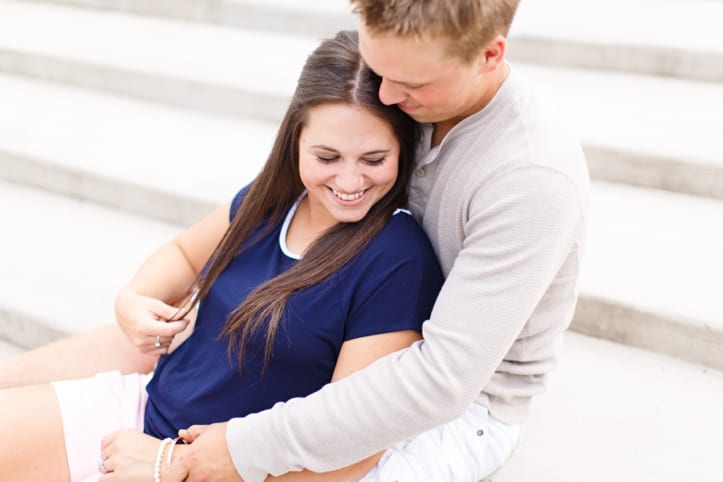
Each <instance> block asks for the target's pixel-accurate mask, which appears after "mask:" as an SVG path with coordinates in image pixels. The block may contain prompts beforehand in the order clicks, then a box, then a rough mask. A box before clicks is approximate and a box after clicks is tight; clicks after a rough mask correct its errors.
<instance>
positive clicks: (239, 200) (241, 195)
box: [228, 184, 251, 222]
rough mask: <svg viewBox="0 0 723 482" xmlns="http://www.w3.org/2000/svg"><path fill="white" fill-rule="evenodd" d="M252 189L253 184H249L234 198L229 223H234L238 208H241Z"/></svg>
mask: <svg viewBox="0 0 723 482" xmlns="http://www.w3.org/2000/svg"><path fill="white" fill-rule="evenodd" d="M250 188H251V184H247V185H246V186H244V187H243V188H241V190H240V191H239V192H237V193H236V195H235V196H234V197H233V200H232V201H231V210H230V211H229V213H228V220H229V222H231V221H233V217H234V216H236V213H237V212H238V208H239V207H240V206H241V203H242V202H243V200H244V198H245V197H246V194H248V192H249V189H250Z"/></svg>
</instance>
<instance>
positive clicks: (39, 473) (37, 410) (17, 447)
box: [0, 384, 70, 482]
mask: <svg viewBox="0 0 723 482" xmlns="http://www.w3.org/2000/svg"><path fill="white" fill-rule="evenodd" d="M0 427H2V432H3V434H2V437H0V471H1V472H2V476H0V478H2V480H12V481H17V482H26V481H27V482H36V481H38V480H43V481H48V482H56V481H57V482H68V481H69V480H70V475H69V469H68V462H67V457H66V450H65V439H64V437H63V424H62V421H61V418H60V406H59V404H58V398H57V396H56V395H55V390H54V389H53V387H52V386H51V385H48V384H45V385H33V386H29V387H21V388H15V389H10V390H0Z"/></svg>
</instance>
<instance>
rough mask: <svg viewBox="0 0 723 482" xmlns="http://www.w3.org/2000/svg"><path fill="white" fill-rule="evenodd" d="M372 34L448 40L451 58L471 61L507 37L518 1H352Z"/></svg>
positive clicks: (355, 9)
mask: <svg viewBox="0 0 723 482" xmlns="http://www.w3.org/2000/svg"><path fill="white" fill-rule="evenodd" d="M351 3H352V5H353V6H354V11H355V12H356V13H358V14H359V15H361V18H362V21H363V22H364V25H365V26H366V28H367V29H368V30H369V32H371V33H373V34H394V35H400V36H403V37H409V36H411V37H420V38H429V37H434V36H441V37H446V38H447V39H448V41H449V42H448V43H449V45H448V51H449V53H450V54H452V55H455V56H457V57H461V58H462V59H463V60H464V61H467V62H468V61H471V60H472V59H473V58H475V56H477V54H479V52H480V51H481V50H482V48H483V47H484V46H485V45H486V44H487V42H489V41H490V40H492V39H493V38H494V37H495V36H497V35H503V36H507V33H508V32H509V29H510V25H511V24H512V19H513V18H514V16H515V11H516V10H517V5H518V4H519V3H520V0H351Z"/></svg>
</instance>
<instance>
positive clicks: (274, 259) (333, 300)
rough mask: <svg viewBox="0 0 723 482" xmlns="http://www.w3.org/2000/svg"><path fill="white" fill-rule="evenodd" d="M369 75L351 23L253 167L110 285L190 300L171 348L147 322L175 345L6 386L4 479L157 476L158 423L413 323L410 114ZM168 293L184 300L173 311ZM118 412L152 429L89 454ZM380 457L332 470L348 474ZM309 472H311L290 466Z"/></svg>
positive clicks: (190, 414)
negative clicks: (129, 365)
mask: <svg viewBox="0 0 723 482" xmlns="http://www.w3.org/2000/svg"><path fill="white" fill-rule="evenodd" d="M378 88H379V79H378V78H377V77H376V76H375V75H374V74H373V73H372V72H371V71H370V70H369V69H368V68H367V67H366V66H364V65H363V63H362V61H361V57H360V56H359V53H358V50H357V41H356V36H355V34H352V33H344V32H342V33H340V34H339V35H337V37H336V38H335V39H333V40H329V41H325V42H323V43H322V44H321V46H320V47H319V48H318V49H317V50H316V51H315V52H314V53H313V54H312V55H311V56H310V57H309V59H308V61H307V63H306V65H305V67H304V69H303V71H302V73H301V76H300V78H299V82H298V86H297V89H296V92H295V94H294V96H293V99H292V101H291V105H290V106H289V109H288V111H287V113H286V116H285V118H284V120H283V122H282V124H281V127H280V129H279V132H278V135H277V138H276V142H275V144H274V146H273V149H272V152H271V154H270V156H269V158H268V160H267V163H266V165H265V167H264V168H263V170H262V172H261V173H260V174H259V176H258V177H257V178H256V180H255V181H254V182H253V183H252V184H251V185H250V186H248V187H247V188H244V189H242V190H241V191H240V192H239V193H238V194H237V195H236V197H235V198H234V199H233V201H232V202H231V203H229V204H228V205H226V206H222V207H220V208H218V209H217V210H216V211H214V212H213V213H211V214H210V215H209V216H208V217H207V218H206V219H204V220H202V221H201V222H200V223H198V224H197V225H195V226H193V227H191V228H190V229H189V230H187V231H186V232H184V233H183V234H181V235H180V236H178V237H177V238H176V239H175V240H173V241H172V242H170V243H168V244H167V245H165V246H163V247H162V248H161V249H159V250H158V251H157V252H156V253H154V254H153V255H152V256H151V257H150V258H149V259H148V261H146V263H144V265H143V266H142V267H141V269H140V270H139V272H138V273H137V274H136V275H135V277H134V278H133V279H132V280H131V282H130V284H129V285H128V286H127V287H126V288H125V289H124V290H123V291H122V292H121V294H119V296H118V300H117V307H116V309H117V313H118V316H119V318H144V317H152V318H154V319H157V320H163V319H176V318H179V317H181V318H182V317H184V316H185V315H186V314H188V312H189V311H190V309H191V307H192V305H194V303H193V300H195V299H199V300H200V305H199V308H198V317H197V321H196V324H195V327H194V328H193V333H192V334H191V336H190V337H188V339H187V340H185V341H184V342H183V343H182V344H180V346H178V347H177V348H175V345H174V348H175V349H174V350H173V351H170V350H168V345H169V344H170V340H169V339H166V338H163V337H160V336H156V337H149V339H148V346H147V348H148V349H149V350H151V351H152V350H162V351H169V354H168V355H167V356H162V357H161V359H160V361H159V363H158V365H157V367H156V370H155V373H154V374H153V376H152V378H151V379H150V382H148V376H147V375H143V374H131V375H121V374H120V373H118V372H113V373H105V374H100V375H98V376H96V377H94V378H89V379H81V380H71V381H62V382H56V383H54V384H52V385H36V386H31V387H26V388H18V389H14V390H9V391H7V392H6V393H5V394H4V396H3V397H2V399H0V424H2V426H3V427H4V428H5V430H6V433H12V434H15V435H14V436H13V437H3V438H2V439H0V466H1V467H2V470H3V476H4V477H8V479H9V480H46V481H47V480H59V481H60V480H63V481H65V480H96V479H97V477H98V471H100V472H101V473H102V474H103V475H101V478H100V480H118V479H120V478H123V479H124V480H128V479H129V478H133V477H137V478H138V480H148V479H150V478H154V479H155V480H160V479H162V476H163V468H164V467H165V464H166V461H167V460H170V459H171V458H172V456H173V453H174V450H175V453H176V454H178V453H180V452H181V451H182V450H183V446H179V447H178V448H175V446H174V447H173V449H174V450H172V448H171V444H169V443H167V442H161V441H160V439H163V438H171V439H172V438H174V437H175V436H176V433H177V432H178V430H179V429H183V428H185V427H187V426H189V425H191V424H204V423H212V422H216V421H224V420H227V419H229V418H232V417H237V416H243V415H246V414H249V413H253V412H256V411H259V410H263V409H265V408H268V407H270V406H272V405H273V404H274V403H276V402H278V401H281V400H288V399H289V398H292V397H296V396H304V395H307V394H309V393H312V392H314V391H316V390H318V389H319V388H321V387H322V386H323V385H324V384H326V383H328V382H330V381H331V382H333V381H335V380H338V379H340V378H342V377H344V376H346V375H348V374H349V373H351V372H353V371H354V370H357V369H359V368H361V367H363V366H365V365H367V364H369V363H371V362H372V361H374V360H375V359H377V358H379V357H381V356H384V355H386V354H388V353H391V352H393V351H396V350H398V349H400V348H403V347H406V346H408V345H409V344H411V343H413V342H414V341H415V340H417V339H419V338H420V334H419V333H420V331H421V323H422V322H423V320H425V319H426V318H427V317H428V315H429V312H430V311H431V307H432V304H433V302H434V299H435V297H436V295H437V292H438V290H439V288H440V286H441V283H442V275H441V273H440V270H439V267H438V265H437V263H436V260H435V258H434V255H433V252H432V249H431V247H430V246H429V243H428V241H427V240H426V238H425V237H424V234H423V233H422V231H421V229H420V228H419V227H418V226H417V225H416V224H415V223H414V221H413V220H412V218H411V217H410V216H409V215H408V214H407V213H405V212H402V211H400V208H401V207H403V206H404V205H405V203H406V188H407V181H408V178H409V175H410V170H411V167H412V160H413V155H414V144H415V141H416V128H415V125H414V123H413V121H411V119H409V118H408V117H407V116H406V115H404V114H403V113H402V112H401V111H399V110H398V109H397V108H396V107H388V106H384V105H383V104H381V103H380V101H379V100H378V97H377V92H378ZM196 290H197V295H196ZM179 300H182V301H180V302H179ZM184 301H185V303H184ZM174 305H181V306H184V307H185V309H183V310H182V312H181V313H179V316H178V317H177V316H175V315H176V314H177V313H176V312H175V311H176V308H175V307H174ZM163 313H165V314H163ZM176 345H177V343H176ZM147 382H148V385H147V390H146V383H147ZM122 428H135V429H139V430H140V429H142V430H143V431H144V432H145V433H146V434H147V435H146V436H139V435H136V434H135V433H134V432H131V433H130V434H128V433H127V432H124V433H126V436H129V437H132V438H134V440H137V443H136V444H135V453H134V457H136V458H135V459H133V462H132V463H130V464H129V462H128V460H129V459H128V458H127V457H126V458H123V457H119V456H115V455H114V453H115V452H114V451H113V450H110V449H109V444H108V443H106V444H104V449H103V452H102V453H101V452H100V440H101V438H102V437H103V436H104V435H106V434H108V433H109V432H114V431H117V430H119V429H122ZM39 454H41V455H39ZM377 458H378V457H372V458H370V459H367V460H366V461H363V462H360V463H359V464H356V465H354V466H351V467H349V468H347V469H345V470H344V471H343V472H339V473H335V474H331V475H329V480H340V479H344V480H356V479H359V478H360V477H361V476H362V475H363V474H364V473H365V472H366V471H367V470H368V469H369V468H370V467H371V466H373V465H374V463H375V462H376V460H377ZM305 476H306V477H307V480H320V476H319V475H318V474H304V473H301V474H290V475H288V476H285V477H287V480H299V477H301V478H302V479H303V478H304V477H305ZM281 480H284V477H282V478H281Z"/></svg>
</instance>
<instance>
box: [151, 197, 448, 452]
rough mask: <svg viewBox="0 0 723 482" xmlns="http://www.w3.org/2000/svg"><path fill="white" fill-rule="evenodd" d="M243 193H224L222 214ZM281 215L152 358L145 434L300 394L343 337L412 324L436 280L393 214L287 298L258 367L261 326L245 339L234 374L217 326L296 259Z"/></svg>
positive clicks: (407, 224) (417, 231)
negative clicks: (187, 328)
mask: <svg viewBox="0 0 723 482" xmlns="http://www.w3.org/2000/svg"><path fill="white" fill-rule="evenodd" d="M245 192H246V190H245V189H244V190H242V191H241V192H240V193H239V194H238V195H237V196H236V198H235V199H234V202H233V204H232V208H231V217H233V214H234V213H235V211H236V210H237V208H238V206H239V203H240V201H241V199H242V198H243V196H244V195H245ZM291 217H293V210H292V211H291V212H290V213H289V215H288V216H287V219H286V221H285V222H284V223H281V224H280V225H279V226H276V227H275V229H274V230H273V231H271V232H270V234H269V235H267V236H265V237H263V238H262V239H261V240H260V241H259V242H257V243H256V244H255V245H254V246H253V247H252V248H251V249H249V250H247V251H244V252H242V253H241V254H240V255H238V256H236V258H235V259H234V260H233V261H232V262H231V263H230V264H229V266H228V267H227V268H226V270H224V272H223V273H222V274H221V275H220V276H219V278H218V280H217V281H216V282H215V283H214V285H213V287H212V288H211V290H210V291H209V293H208V296H207V297H206V299H204V300H203V301H202V302H201V304H200V307H199V312H198V318H197V322H196V327H195V330H194V332H193V334H192V335H191V337H190V338H189V339H188V340H187V341H186V342H184V343H183V344H182V345H181V346H180V347H178V348H177V349H176V351H174V352H173V353H172V354H170V355H168V356H163V357H161V359H160V361H159V363H158V366H157V367H156V371H155V374H154V376H153V378H152V380H151V381H150V383H149V384H148V387H147V390H148V405H147V408H146V415H145V424H144V431H145V432H146V433H148V434H150V435H153V436H155V437H159V438H163V437H175V436H176V432H177V431H178V430H179V429H181V428H186V427H188V426H190V425H192V424H208V423H214V422H221V421H226V420H229V419H231V418H234V417H242V416H244V415H247V414H250V413H254V412H258V411H261V410H264V409H267V408H270V407H271V406H272V405H273V404H274V403H276V402H279V401H286V400H289V399H290V398H293V397H303V396H305V395H308V394H310V393H313V392H315V391H317V390H319V389H320V388H321V387H322V386H323V385H325V384H327V383H329V382H330V381H331V376H332V374H333V372H334V367H335V365H336V360H337V357H338V355H339V351H340V349H341V346H342V344H343V343H344V341H346V340H351V339H354V338H358V337H362V336H368V335H374V334H380V333H387V332H392V331H399V330H409V329H412V330H417V331H421V325H422V322H424V321H425V320H426V319H427V318H428V317H429V314H430V312H431V309H432V305H433V304H434V300H435V298H436V297H437V294H438V292H439V289H440V287H441V285H442V282H443V278H442V273H441V271H440V268H439V265H438V263H437V259H436V257H435V256H434V252H433V251H432V247H431V245H430V244H429V241H428V240H427V238H426V236H425V234H424V232H423V231H422V229H421V228H420V227H419V226H418V225H417V224H416V222H415V221H414V220H413V219H412V217H411V216H410V215H408V214H406V213H404V212H402V211H398V213H397V214H395V215H394V216H392V219H391V220H390V221H389V222H388V223H387V225H386V226H385V228H384V229H383V230H382V231H381V232H380V233H379V234H378V235H377V236H375V237H374V238H373V239H372V240H371V241H370V242H369V243H368V245H367V246H366V247H365V248H364V249H363V250H362V251H361V252H360V253H358V254H357V255H356V256H355V257H354V258H352V260H351V261H349V262H348V263H347V264H346V265H344V266H343V267H342V268H341V270H339V272H338V273H336V274H334V275H333V276H331V277H330V278H328V279H327V280H325V281H323V282H321V283H319V284H317V285H315V286H312V287H310V288H308V289H305V290H303V291H300V292H298V293H296V294H294V295H292V296H291V298H290V299H289V301H288V303H287V305H286V311H285V318H284V319H283V321H282V322H281V323H280V325H279V330H278V332H277V334H276V340H275V344H274V347H273V354H272V358H271V361H270V363H269V365H268V366H267V368H266V371H265V372H263V373H262V367H263V355H264V341H265V340H264V336H265V333H263V332H262V331H260V332H258V333H257V334H256V335H255V336H253V337H252V338H251V339H250V340H249V342H248V344H247V347H246V349H245V350H244V353H243V354H242V356H243V357H244V360H243V370H242V371H239V370H238V359H237V358H235V357H233V358H229V357H228V356H227V346H228V340H227V339H225V338H221V337H219V333H220V332H221V330H222V328H223V325H224V323H225V321H226V319H227V317H228V315H229V313H230V312H231V311H232V310H233V309H234V308H235V307H237V306H238V305H239V304H240V303H241V302H242V301H243V300H244V299H245V297H246V296H248V295H249V293H250V292H251V291H253V290H254V289H255V288H256V287H257V286H259V285H261V284H262V283H264V282H266V281H268V280H269V279H271V278H273V277H275V276H277V275H279V274H281V273H283V272H284V271H286V270H288V269H289V268H290V267H291V266H293V264H294V263H295V262H296V259H294V257H293V255H291V253H289V252H288V250H286V249H285V235H282V234H285V227H286V226H287V225H288V222H289V220H290V219H291Z"/></svg>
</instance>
